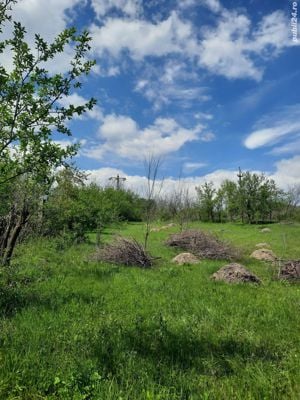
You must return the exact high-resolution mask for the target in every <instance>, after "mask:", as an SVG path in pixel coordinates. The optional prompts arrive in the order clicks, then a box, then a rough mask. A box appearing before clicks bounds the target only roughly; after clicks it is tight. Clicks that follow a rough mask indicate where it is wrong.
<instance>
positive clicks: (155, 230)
mask: <svg viewBox="0 0 300 400" xmlns="http://www.w3.org/2000/svg"><path fill="white" fill-rule="evenodd" d="M150 232H160V228H151V229H150Z"/></svg>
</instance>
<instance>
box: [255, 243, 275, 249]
mask: <svg viewBox="0 0 300 400" xmlns="http://www.w3.org/2000/svg"><path fill="white" fill-rule="evenodd" d="M255 247H256V248H257V249H270V248H271V245H269V243H257V244H256V245H255Z"/></svg>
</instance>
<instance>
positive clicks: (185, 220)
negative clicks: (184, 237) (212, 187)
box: [168, 176, 193, 232]
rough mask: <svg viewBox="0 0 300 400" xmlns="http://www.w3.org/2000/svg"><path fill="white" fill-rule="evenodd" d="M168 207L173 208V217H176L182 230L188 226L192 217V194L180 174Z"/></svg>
mask: <svg viewBox="0 0 300 400" xmlns="http://www.w3.org/2000/svg"><path fill="white" fill-rule="evenodd" d="M168 203H169V204H168V207H169V209H170V210H172V214H173V217H174V218H175V219H176V221H177V223H178V225H179V229H180V232H182V231H183V230H184V229H186V228H187V227H188V224H189V222H190V220H191V218H192V205H193V201H192V199H191V196H190V191H189V188H188V187H187V186H186V185H185V184H184V182H183V181H182V179H181V176H179V178H178V181H177V184H176V188H175V190H174V191H173V193H172V194H171V197H170V199H169V202H168Z"/></svg>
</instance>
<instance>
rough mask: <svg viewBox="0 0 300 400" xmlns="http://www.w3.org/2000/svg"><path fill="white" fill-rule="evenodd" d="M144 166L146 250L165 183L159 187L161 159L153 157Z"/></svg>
mask: <svg viewBox="0 0 300 400" xmlns="http://www.w3.org/2000/svg"><path fill="white" fill-rule="evenodd" d="M144 164H145V170H146V178H147V186H146V198H145V212H144V220H145V224H146V230H145V238H144V246H145V249H147V245H148V239H149V235H150V232H151V223H152V221H153V220H154V218H155V212H156V201H155V198H156V197H157V196H158V195H159V193H160V191H161V189H162V185H163V181H161V183H160V185H157V183H158V182H157V175H158V171H159V168H160V166H161V159H160V158H156V157H154V156H153V155H151V156H149V157H148V158H147V159H146V160H145V161H144Z"/></svg>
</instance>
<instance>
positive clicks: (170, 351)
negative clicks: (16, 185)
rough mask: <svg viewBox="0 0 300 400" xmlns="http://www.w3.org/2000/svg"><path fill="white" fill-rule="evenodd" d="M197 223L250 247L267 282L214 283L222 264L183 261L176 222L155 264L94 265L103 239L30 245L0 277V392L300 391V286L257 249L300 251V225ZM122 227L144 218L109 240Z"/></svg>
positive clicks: (293, 394) (245, 395)
mask: <svg viewBox="0 0 300 400" xmlns="http://www.w3.org/2000/svg"><path fill="white" fill-rule="evenodd" d="M194 227H202V228H203V229H207V230H211V231H214V232H216V233H217V234H218V235H219V236H220V237H221V238H223V239H227V240H230V241H232V242H233V243H234V244H236V245H237V246H239V247H241V248H242V249H243V250H244V254H245V255H244V258H243V260H242V261H243V264H244V265H246V266H247V268H248V269H250V270H251V271H252V272H254V273H256V274H257V275H258V276H259V277H260V278H261V279H262V284H261V285H260V286H257V285H245V284H244V285H243V284H240V285H227V284H225V283H220V282H213V281H212V280H211V279H210V276H211V274H212V273H213V272H215V271H216V270H218V269H219V268H220V267H221V266H223V265H224V264H225V263H226V262H222V261H205V260H203V261H201V263H200V264H199V265H193V266H175V265H173V264H172V263H170V260H171V258H172V257H173V256H174V255H176V254H177V253H178V251H176V250H174V249H170V248H167V247H166V246H164V244H163V242H164V240H165V239H166V238H167V236H168V234H169V233H170V232H175V231H176V228H172V229H169V230H168V231H161V232H154V233H153V234H152V235H151V238H150V251H151V253H152V254H153V255H154V256H159V257H161V258H160V259H159V260H158V261H157V265H156V266H155V267H153V268H152V269H147V270H142V269H138V268H128V267H121V266H114V265H108V264H101V263H99V262H98V263H97V262H95V261H91V259H90V256H91V254H92V253H93V252H94V249H95V247H94V244H93V243H90V244H83V245H78V246H74V247H71V248H67V247H66V248H63V246H61V244H60V243H59V242H58V241H57V240H53V241H46V240H35V241H34V242H32V243H29V244H26V246H25V245H24V246H22V247H20V248H19V250H18V254H17V257H16V258H15V261H14V263H13V266H12V267H11V269H10V270H9V271H8V272H6V273H3V272H2V275H1V283H0V296H1V297H0V312H1V319H0V366H1V367H0V399H8V400H12V399H14V400H17V399H34V400H35V399H63V400H68V399H74V400H75V399H78V400H79V399H99V400H102V399H103V400H106V399H111V400H118V399H119V400H121V399H122V400H125V399H128V400H129V399H130V400H139V399H141V400H144V399H146V400H147V399H148V400H150V399H174V400H176V399H191V400H192V399H212V400H215V399H224V400H225V399H226V400H227V399H230V400H232V399H243V400H250V399H259V400H260V399H289V400H293V399H295V400H296V399H299V398H300V286H299V285H297V284H289V283H286V282H280V281H277V280H276V279H275V277H276V274H277V271H276V268H275V267H272V266H270V265H267V264H265V263H262V262H259V261H253V260H251V259H250V258H249V254H250V252H251V251H253V250H254V247H255V244H256V243H259V242H268V243H270V245H271V246H272V249H273V251H274V252H275V253H276V254H277V255H278V256H280V257H283V258H294V259H295V258H300V246H299V244H300V226H299V225H271V226H270V229H271V232H270V233H267V234H262V233H261V232H260V231H259V227H258V226H243V225H233V224H224V225H222V224H215V225H212V224H195V225H194ZM116 231H118V233H121V234H124V235H129V236H133V237H136V238H138V239H142V234H143V226H142V225H141V224H127V225H125V224H124V225H123V226H122V227H121V228H118V229H115V230H110V231H107V232H106V235H105V240H109V239H110V238H111V234H112V233H114V232H116ZM91 239H93V235H91ZM4 281H6V284H4ZM7 282H9V285H8V284H7Z"/></svg>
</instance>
